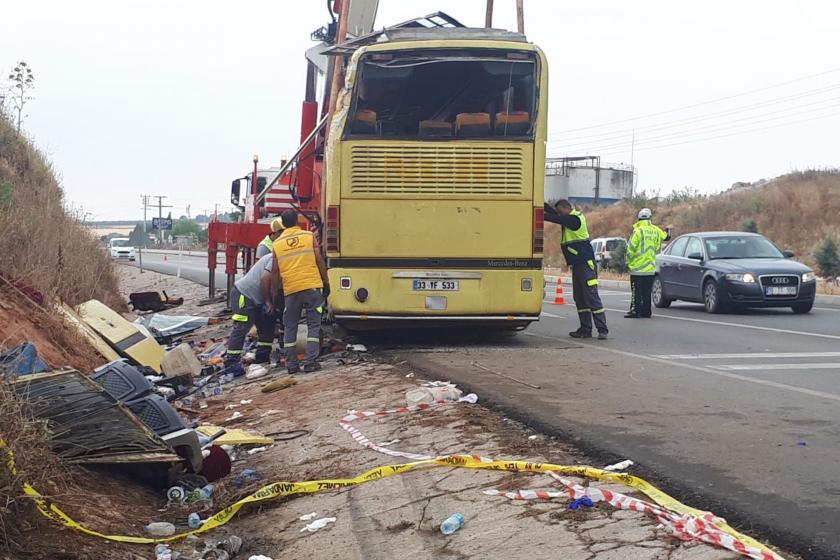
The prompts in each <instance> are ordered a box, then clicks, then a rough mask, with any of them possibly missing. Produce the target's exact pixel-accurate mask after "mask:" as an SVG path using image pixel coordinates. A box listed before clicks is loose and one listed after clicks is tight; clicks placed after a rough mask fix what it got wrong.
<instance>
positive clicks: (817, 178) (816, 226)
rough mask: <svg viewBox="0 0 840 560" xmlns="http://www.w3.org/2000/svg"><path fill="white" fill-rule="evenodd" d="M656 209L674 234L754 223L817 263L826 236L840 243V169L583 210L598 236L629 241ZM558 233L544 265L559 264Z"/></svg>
mask: <svg viewBox="0 0 840 560" xmlns="http://www.w3.org/2000/svg"><path fill="white" fill-rule="evenodd" d="M645 206H647V207H649V208H651V209H652V210H653V221H654V223H656V224H658V225H660V226H666V225H671V226H673V228H674V229H673V233H674V235H680V234H683V233H690V232H695V231H722V230H728V231H741V230H742V228H743V227H744V225H745V223H746V222H749V221H754V222H755V225H756V226H757V229H758V232H759V233H761V234H763V235H765V236H767V237H769V238H770V239H771V240H772V241H774V242H775V243H776V244H777V245H778V246H779V247H781V248H783V249H789V250H791V251H794V253H796V259H797V260H800V261H802V262H804V263H806V264H808V265H811V266H813V265H814V255H813V251H814V247H815V246H816V245H817V243H819V242H820V241H821V240H823V239H824V238H825V237H828V236H833V237H834V239H835V241H838V242H840V169H833V170H824V171H803V172H795V173H789V174H787V175H782V176H781V177H777V178H776V179H773V180H770V181H768V182H766V183H763V184H761V185H760V186H746V187H741V188H736V189H731V190H729V191H726V192H723V193H721V194H717V195H696V194H692V193H690V192H688V193H677V194H675V195H671V196H669V197H666V198H665V199H661V198H660V199H656V198H652V197H651V198H649V197H646V196H644V195H641V196H637V197H635V198H634V199H632V200H628V201H625V202H621V203H619V204H615V205H612V206H606V207H599V208H588V209H585V211H586V216H587V222H588V225H589V232H590V234H591V236H592V237H593V238H595V237H608V236H609V237H612V236H620V237H625V238H626V237H629V236H630V233H631V231H632V225H633V222H635V221H636V213H637V212H638V210H639V209H640V208H643V207H645ZM559 235H560V234H559V229H555V226H553V224H547V226H546V263H547V265H548V266H559V265H561V264H562V261H563V258H562V256H561V255H560V251H559V245H558V238H559Z"/></svg>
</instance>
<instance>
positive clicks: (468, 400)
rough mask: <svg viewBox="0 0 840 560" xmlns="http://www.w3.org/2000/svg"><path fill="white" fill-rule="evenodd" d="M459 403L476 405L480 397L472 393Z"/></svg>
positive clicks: (462, 398) (459, 400)
mask: <svg viewBox="0 0 840 560" xmlns="http://www.w3.org/2000/svg"><path fill="white" fill-rule="evenodd" d="M458 402H465V403H470V404H475V403H477V402H478V395H476V394H475V393H470V394H469V395H464V396H463V397H461V398H460V399H458Z"/></svg>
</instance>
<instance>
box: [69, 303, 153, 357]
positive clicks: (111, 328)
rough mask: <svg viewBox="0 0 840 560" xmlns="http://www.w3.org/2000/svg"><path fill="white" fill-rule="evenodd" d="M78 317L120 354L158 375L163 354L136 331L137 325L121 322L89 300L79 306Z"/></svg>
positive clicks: (147, 338) (123, 320) (116, 315)
mask: <svg viewBox="0 0 840 560" xmlns="http://www.w3.org/2000/svg"><path fill="white" fill-rule="evenodd" d="M79 316H80V317H81V318H82V321H84V322H85V323H87V324H88V325H89V326H90V327H91V328H92V329H93V330H95V331H96V332H97V333H99V334H100V335H101V336H102V337H103V338H104V339H105V340H107V341H108V342H110V343H111V345H113V346H114V347H115V348H117V349H118V351H119V352H120V354H121V355H123V356H124V357H126V358H130V359H132V360H134V361H135V362H136V363H138V364H140V365H144V366H148V367H150V368H152V369H153V370H155V372H157V373H160V372H161V369H160V362H161V360H163V357H164V355H165V352H164V350H163V348H162V347H161V346H160V344H158V343H157V341H156V340H155V339H154V338H153V337H151V336H146V335H145V334H144V333H143V332H141V331H140V329H139V328H138V325H135V324H133V323H130V322H129V321H127V320H125V319H124V318H123V317H122V316H121V315H120V314H119V313H117V312H116V311H114V310H112V309H111V308H110V307H108V306H107V305H105V304H104V303H102V302H101V301H99V300H95V299H92V300H89V301H86V302H85V303H83V304H81V305H80V306H79Z"/></svg>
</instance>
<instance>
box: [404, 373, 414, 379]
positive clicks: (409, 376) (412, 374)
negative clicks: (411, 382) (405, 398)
mask: <svg viewBox="0 0 840 560" xmlns="http://www.w3.org/2000/svg"><path fill="white" fill-rule="evenodd" d="M405 376H406V377H407V378H408V379H411V378H412V377H414V372H413V371H412V372H410V373H406V374H405Z"/></svg>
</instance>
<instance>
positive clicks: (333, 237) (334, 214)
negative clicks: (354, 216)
mask: <svg viewBox="0 0 840 560" xmlns="http://www.w3.org/2000/svg"><path fill="white" fill-rule="evenodd" d="M340 215H341V214H340V212H339V207H338V206H328V207H327V240H326V249H327V252H328V253H338V247H339V241H340V237H339V233H338V227H339V223H340V221H341V220H340Z"/></svg>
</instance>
